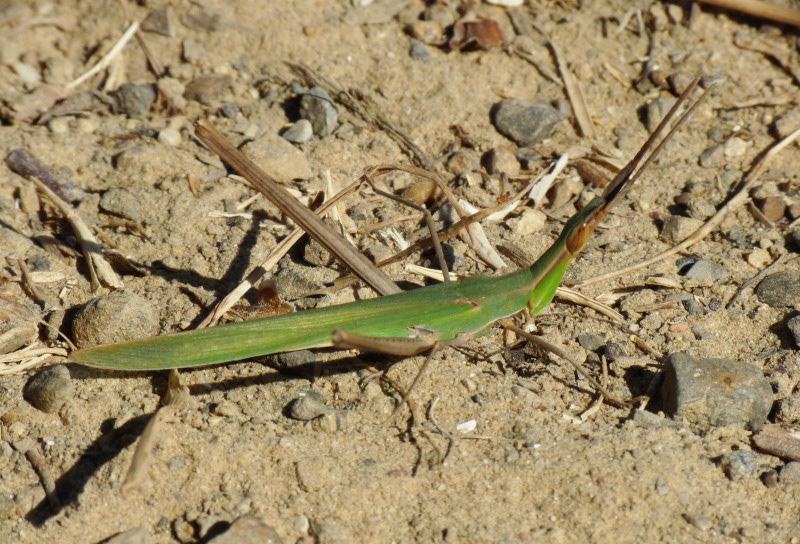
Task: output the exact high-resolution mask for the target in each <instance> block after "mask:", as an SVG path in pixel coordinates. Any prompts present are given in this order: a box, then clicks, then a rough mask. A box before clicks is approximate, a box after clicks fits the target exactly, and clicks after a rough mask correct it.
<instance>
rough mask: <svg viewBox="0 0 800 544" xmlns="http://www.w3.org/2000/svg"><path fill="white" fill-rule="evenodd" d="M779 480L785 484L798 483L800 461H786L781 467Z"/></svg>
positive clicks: (799, 481)
mask: <svg viewBox="0 0 800 544" xmlns="http://www.w3.org/2000/svg"><path fill="white" fill-rule="evenodd" d="M780 476H781V482H783V483H784V484H786V485H793V486H795V485H800V461H791V462H789V463H786V464H785V465H784V467H783V468H782V469H781V474H780Z"/></svg>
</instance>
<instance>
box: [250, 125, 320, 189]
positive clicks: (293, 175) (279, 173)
mask: <svg viewBox="0 0 800 544" xmlns="http://www.w3.org/2000/svg"><path fill="white" fill-rule="evenodd" d="M242 151H243V152H244V153H245V154H246V155H247V156H248V157H250V159H252V160H253V161H255V163H256V164H257V165H258V166H260V167H261V168H262V169H263V170H264V171H265V172H266V173H267V174H269V175H270V176H272V177H273V178H275V180H276V181H279V182H284V183H285V182H289V181H292V180H295V179H307V178H310V177H311V174H312V171H311V166H310V165H309V164H308V159H307V158H306V156H305V155H304V154H303V153H302V152H301V151H300V150H298V149H297V148H296V147H295V146H293V145H292V144H290V143H289V142H287V141H286V140H284V139H283V138H281V137H280V136H278V135H277V134H266V135H264V136H263V137H261V138H259V139H257V140H253V141H252V142H248V143H247V144H245V145H244V146H242Z"/></svg>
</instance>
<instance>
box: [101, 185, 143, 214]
mask: <svg viewBox="0 0 800 544" xmlns="http://www.w3.org/2000/svg"><path fill="white" fill-rule="evenodd" d="M99 207H100V209H101V210H103V211H104V212H106V213H110V214H111V215H116V216H118V217H122V218H125V219H130V220H131V221H134V222H135V223H141V222H142V220H143V219H144V215H143V214H142V204H141V198H140V197H139V196H138V195H136V194H135V193H134V192H133V191H131V190H130V189H126V188H124V187H114V188H112V189H109V190H108V191H106V192H104V193H103V196H101V197H100V203H99Z"/></svg>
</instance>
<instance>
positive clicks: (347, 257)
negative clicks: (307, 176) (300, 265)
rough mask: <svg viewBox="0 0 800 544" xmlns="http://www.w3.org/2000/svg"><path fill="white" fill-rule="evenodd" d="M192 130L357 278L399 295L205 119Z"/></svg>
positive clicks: (378, 288)
mask: <svg viewBox="0 0 800 544" xmlns="http://www.w3.org/2000/svg"><path fill="white" fill-rule="evenodd" d="M194 128H195V134H197V137H198V138H200V140H201V141H202V142H203V143H205V144H206V145H207V146H208V147H210V148H211V150H212V151H214V152H215V153H216V154H217V155H219V156H220V158H222V160H223V161H225V162H227V163H228V164H229V165H230V166H231V167H232V168H233V169H234V170H236V171H237V172H238V173H239V174H240V175H241V176H243V177H244V178H245V179H247V181H249V182H250V183H251V184H252V185H253V187H255V188H256V189H257V190H258V191H260V192H261V193H262V194H263V195H264V196H266V197H267V198H268V199H269V201H270V202H272V203H273V204H275V205H276V206H277V207H278V208H279V209H280V210H281V211H282V212H283V213H285V214H286V215H288V216H289V217H291V218H292V220H293V221H294V222H295V223H297V224H298V226H300V227H301V228H302V229H303V230H304V231H305V232H307V233H308V235H309V236H311V237H312V238H313V239H314V240H316V241H317V242H319V244H320V245H321V246H322V247H324V248H325V249H326V250H328V252H329V253H330V254H331V255H333V256H335V257H337V258H338V259H339V260H340V261H341V262H342V263H343V264H344V265H345V266H346V267H347V268H349V269H350V270H351V271H352V272H353V273H354V274H356V275H357V276H358V277H359V278H361V279H362V280H364V281H365V282H367V283H368V284H369V285H370V286H371V287H372V288H373V289H375V290H376V291H378V292H379V293H380V294H382V295H384V296H386V295H393V294H395V293H399V292H400V288H399V287H397V285H395V284H394V282H392V281H391V280H390V279H389V278H388V277H386V275H385V274H384V273H383V272H381V271H380V269H379V268H378V267H377V266H375V264H374V263H372V261H370V260H369V259H367V258H366V257H365V256H364V255H362V254H361V253H360V252H359V251H358V250H357V249H356V248H354V247H353V246H352V245H350V244H349V243H348V242H347V241H346V240H344V239H343V238H342V236H341V235H340V234H339V233H338V232H336V230H335V229H333V228H332V227H331V226H330V225H328V224H327V223H325V222H324V221H323V220H322V219H320V218H319V217H317V216H316V215H314V213H313V212H312V211H311V210H309V209H308V208H306V207H305V206H303V205H302V204H300V202H298V201H297V199H296V198H295V197H293V196H292V195H291V194H289V192H288V191H287V190H286V189H284V188H283V187H281V186H280V185H278V183H277V182H276V181H275V180H274V179H272V178H271V177H270V176H269V175H267V173H266V172H264V171H263V170H262V169H261V168H259V167H258V166H257V165H256V164H255V163H254V162H253V161H251V160H250V159H248V158H247V157H246V156H245V154H244V153H242V152H241V151H239V150H238V149H236V148H235V147H233V146H232V145H231V144H230V142H228V140H226V139H225V137H224V136H222V134H220V133H219V131H217V129H216V128H214V125H212V124H211V122H209V121H208V120H207V119H202V118H201V119H198V120H197V121H195V123H194Z"/></svg>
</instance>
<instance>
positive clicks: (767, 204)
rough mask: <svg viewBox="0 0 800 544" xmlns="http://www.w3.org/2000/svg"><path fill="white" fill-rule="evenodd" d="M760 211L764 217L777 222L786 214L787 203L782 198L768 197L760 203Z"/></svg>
mask: <svg viewBox="0 0 800 544" xmlns="http://www.w3.org/2000/svg"><path fill="white" fill-rule="evenodd" d="M758 209H759V210H761V213H763V214H764V217H766V218H767V219H769V220H770V221H772V222H775V221H778V220H779V219H781V218H783V216H784V214H786V201H785V200H784V199H783V197H781V196H776V195H775V196H768V197H766V198H764V199H763V200H761V202H759V203H758Z"/></svg>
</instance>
